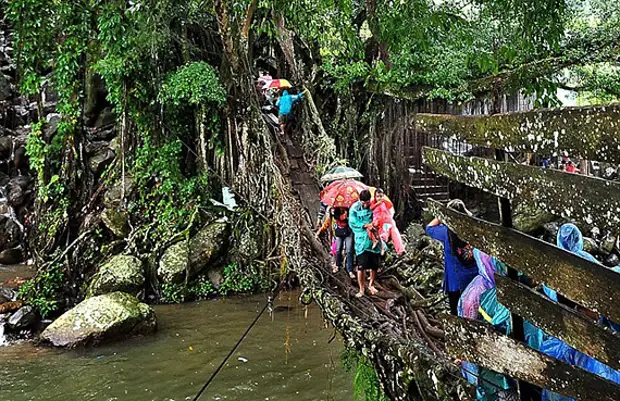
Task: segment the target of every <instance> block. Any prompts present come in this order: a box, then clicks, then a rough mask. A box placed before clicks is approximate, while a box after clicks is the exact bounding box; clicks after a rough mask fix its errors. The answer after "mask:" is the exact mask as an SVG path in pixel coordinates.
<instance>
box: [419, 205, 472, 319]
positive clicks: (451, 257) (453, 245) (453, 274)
mask: <svg viewBox="0 0 620 401" xmlns="http://www.w3.org/2000/svg"><path fill="white" fill-rule="evenodd" d="M448 207H449V208H452V209H455V210H457V211H459V212H461V213H465V214H467V215H469V216H471V215H472V214H471V212H470V211H469V210H467V208H466V207H465V204H464V203H463V201H461V200H459V199H454V200H452V201H450V202H448ZM426 234H427V235H428V236H430V237H431V238H433V239H436V240H438V241H441V242H442V243H443V247H444V265H445V270H444V276H443V290H444V292H446V293H447V294H448V301H449V303H450V313H452V314H453V315H457V307H458V302H459V298H460V297H461V293H462V292H463V291H464V290H465V288H467V286H468V285H469V283H471V281H472V280H473V279H474V277H476V275H477V274H478V269H477V267H476V260H475V259H474V254H473V248H472V247H471V246H469V244H468V243H466V242H465V241H463V240H461V239H460V238H459V237H458V236H457V235H456V234H455V233H454V232H452V231H451V230H450V229H449V228H448V227H447V226H446V225H445V224H443V223H441V221H440V220H439V219H437V218H435V219H434V220H433V221H431V222H430V223H429V225H428V226H427V227H426Z"/></svg>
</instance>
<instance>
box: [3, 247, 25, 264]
mask: <svg viewBox="0 0 620 401" xmlns="http://www.w3.org/2000/svg"><path fill="white" fill-rule="evenodd" d="M23 261H24V252H23V251H22V249H21V248H19V247H17V248H11V249H5V250H4V251H2V252H0V264H3V265H16V264H18V263H21V262H23Z"/></svg>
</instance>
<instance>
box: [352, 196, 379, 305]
mask: <svg viewBox="0 0 620 401" xmlns="http://www.w3.org/2000/svg"><path fill="white" fill-rule="evenodd" d="M370 199H371V196H370V191H369V190H367V189H365V190H363V191H361V192H360V194H359V200H358V201H357V202H355V203H354V204H353V205H351V208H350V209H349V227H351V229H352V230H353V234H354V237H355V255H356V256H357V263H358V270H357V282H358V284H359V292H358V293H357V294H355V296H356V297H358V298H360V297H363V296H364V293H365V292H366V271H370V281H369V283H368V291H369V292H370V294H372V295H375V294H376V293H378V292H379V291H378V290H377V289H376V288H375V286H374V284H375V279H376V276H377V270H378V269H379V265H380V264H381V260H380V259H381V249H378V248H375V247H373V244H372V240H371V239H370V237H369V236H368V229H369V228H371V227H372V210H370Z"/></svg>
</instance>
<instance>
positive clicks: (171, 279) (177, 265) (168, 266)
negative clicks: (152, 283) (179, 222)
mask: <svg viewBox="0 0 620 401" xmlns="http://www.w3.org/2000/svg"><path fill="white" fill-rule="evenodd" d="M188 267H189V246H188V244H187V241H181V242H177V243H176V244H174V245H172V246H171V247H169V248H168V249H166V251H165V252H164V255H163V256H162V258H161V259H160V261H159V268H158V269H157V276H158V277H159V279H160V280H161V281H162V282H164V283H180V282H182V281H183V280H184V278H185V273H186V272H187V270H188Z"/></svg>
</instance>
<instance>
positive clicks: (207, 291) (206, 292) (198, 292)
mask: <svg viewBox="0 0 620 401" xmlns="http://www.w3.org/2000/svg"><path fill="white" fill-rule="evenodd" d="M187 292H188V293H189V296H190V297H191V299H193V300H201V299H207V298H209V297H212V296H214V295H217V293H218V292H217V290H216V289H215V286H214V285H213V284H212V283H211V281H209V277H207V275H206V274H203V275H200V276H198V277H197V278H196V279H195V280H194V281H192V282H191V283H190V284H189V286H188V288H187Z"/></svg>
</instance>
